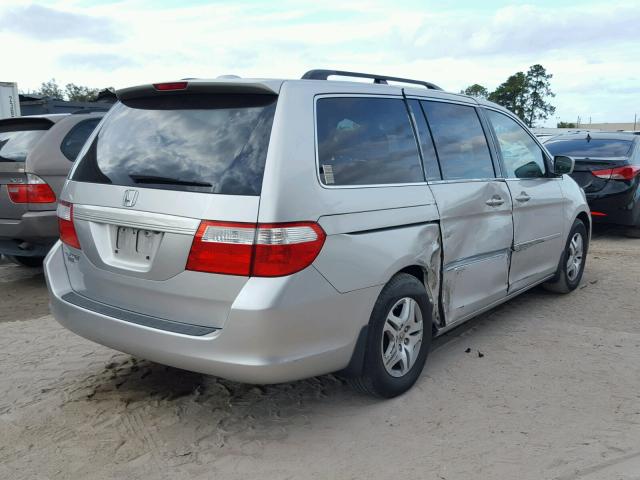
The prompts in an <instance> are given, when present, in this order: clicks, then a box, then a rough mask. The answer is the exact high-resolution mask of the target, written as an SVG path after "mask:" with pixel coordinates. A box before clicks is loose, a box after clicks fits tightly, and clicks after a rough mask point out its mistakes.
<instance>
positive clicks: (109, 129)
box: [72, 94, 277, 195]
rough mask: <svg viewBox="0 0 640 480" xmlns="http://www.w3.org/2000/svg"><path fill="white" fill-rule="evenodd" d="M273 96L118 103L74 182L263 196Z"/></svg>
mask: <svg viewBox="0 0 640 480" xmlns="http://www.w3.org/2000/svg"><path fill="white" fill-rule="evenodd" d="M276 99H277V97H276V96H273V95H193V94H191V95H188V94H182V95H170V96H158V97H149V98H142V99H134V100H128V101H126V103H118V104H116V105H115V106H114V107H113V108H112V110H111V112H110V113H109V114H108V116H107V117H106V118H105V120H104V123H103V124H102V126H101V127H100V131H99V132H98V134H97V135H96V136H95V138H94V139H93V141H92V142H91V145H89V146H87V147H85V149H84V150H83V151H82V152H80V160H79V163H78V165H77V168H76V170H75V171H74V173H73V176H72V179H73V180H76V181H80V182H91V183H107V184H114V185H124V186H138V187H148V188H156V189H168V190H184V191H193V192H203V193H221V194H227V195H260V190H261V188H262V176H263V173H264V164H265V160H266V156H267V148H268V145H269V136H270V134H271V125H272V123H273V116H274V112H275V106H276Z"/></svg>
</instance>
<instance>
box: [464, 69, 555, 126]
mask: <svg viewBox="0 0 640 480" xmlns="http://www.w3.org/2000/svg"><path fill="white" fill-rule="evenodd" d="M552 77H553V75H551V74H550V73H547V71H546V69H545V68H544V67H543V66H542V65H540V64H536V65H532V66H531V67H529V70H528V71H527V73H524V72H517V73H514V74H513V75H511V76H510V77H509V78H507V80H506V81H505V82H504V83H502V84H500V85H499V86H498V88H496V89H495V90H494V91H493V92H490V91H489V90H488V89H487V88H486V87H484V86H482V85H479V84H477V83H475V84H473V85H471V86H469V87H467V88H465V89H464V90H461V91H460V93H464V94H465V95H470V96H472V97H476V98H485V99H487V100H490V101H492V102H495V103H497V104H498V105H502V106H503V107H505V108H508V109H509V110H511V111H512V112H513V113H515V114H516V115H518V117H520V119H521V120H522V121H523V122H524V123H525V124H526V125H527V126H529V127H533V126H534V125H535V124H536V122H537V121H539V120H546V119H547V118H549V116H551V115H553V114H554V113H555V111H556V107H554V106H553V105H551V103H550V102H548V101H547V99H549V98H553V97H555V96H556V95H555V93H553V92H552V91H551V82H550V80H551V78H552Z"/></svg>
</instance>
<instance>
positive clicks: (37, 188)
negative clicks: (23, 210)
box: [7, 173, 56, 203]
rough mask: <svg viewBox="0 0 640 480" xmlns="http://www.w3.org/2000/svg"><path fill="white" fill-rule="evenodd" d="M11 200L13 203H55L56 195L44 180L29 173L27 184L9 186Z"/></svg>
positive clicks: (11, 184)
mask: <svg viewBox="0 0 640 480" xmlns="http://www.w3.org/2000/svg"><path fill="white" fill-rule="evenodd" d="M7 190H8V192H9V198H10V199H11V201H12V202H13V203H54V202H55V201H56V194H55V193H54V192H53V190H51V187H50V186H49V184H48V183H47V182H45V181H44V180H43V179H41V178H40V177H38V176H37V175H34V174H32V173H27V183H10V184H8V185H7Z"/></svg>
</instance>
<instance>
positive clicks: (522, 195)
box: [516, 192, 531, 203]
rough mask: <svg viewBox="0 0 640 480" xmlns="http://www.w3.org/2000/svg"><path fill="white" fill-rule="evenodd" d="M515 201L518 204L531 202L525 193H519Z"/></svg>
mask: <svg viewBox="0 0 640 480" xmlns="http://www.w3.org/2000/svg"><path fill="white" fill-rule="evenodd" d="M516 200H517V201H519V202H522V203H525V202H528V201H529V200H531V197H530V196H529V195H527V192H520V195H518V196H517V197H516Z"/></svg>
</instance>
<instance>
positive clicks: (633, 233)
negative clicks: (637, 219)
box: [624, 227, 640, 238]
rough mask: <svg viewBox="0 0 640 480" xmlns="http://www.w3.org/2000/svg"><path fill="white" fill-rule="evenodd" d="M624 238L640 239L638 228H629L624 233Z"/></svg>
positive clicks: (639, 228)
mask: <svg viewBox="0 0 640 480" xmlns="http://www.w3.org/2000/svg"><path fill="white" fill-rule="evenodd" d="M624 234H625V236H627V237H629V238H640V227H630V228H627V229H626V230H625V231H624Z"/></svg>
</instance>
